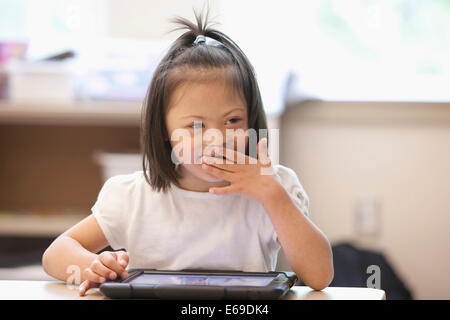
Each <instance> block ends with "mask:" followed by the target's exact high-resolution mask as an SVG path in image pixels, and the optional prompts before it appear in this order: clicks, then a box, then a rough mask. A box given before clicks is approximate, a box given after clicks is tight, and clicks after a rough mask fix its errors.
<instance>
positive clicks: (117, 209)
mask: <svg viewBox="0 0 450 320" xmlns="http://www.w3.org/2000/svg"><path fill="white" fill-rule="evenodd" d="M125 192H126V188H124V187H123V183H122V179H121V176H115V177H112V178H109V179H108V180H107V181H106V182H105V184H104V185H103V187H102V189H101V190H100V193H99V194H98V197H97V201H96V202H95V204H94V206H93V207H92V208H91V211H92V213H93V215H94V217H95V218H96V220H97V223H98V224H99V226H100V228H101V229H102V231H103V233H104V235H105V237H106V240H108V243H109V245H110V246H111V247H112V248H113V249H114V250H117V249H122V248H125V247H126V245H125V239H126V236H125V225H124V222H125V221H124V215H125V211H124V210H125V208H124V205H125V200H126V194H125Z"/></svg>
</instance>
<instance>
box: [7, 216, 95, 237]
mask: <svg viewBox="0 0 450 320" xmlns="http://www.w3.org/2000/svg"><path fill="white" fill-rule="evenodd" d="M85 217H86V215H82V214H59V215H54V214H47V215H44V214H0V236H50V237H56V236H58V235H60V234H61V233H63V232H64V231H66V230H67V229H69V228H70V227H72V226H74V225H75V224H77V223H78V222H80V221H81V220H83V219H84V218H85Z"/></svg>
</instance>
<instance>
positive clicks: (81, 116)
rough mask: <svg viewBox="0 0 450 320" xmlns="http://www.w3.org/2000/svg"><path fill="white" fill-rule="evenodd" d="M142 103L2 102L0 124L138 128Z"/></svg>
mask: <svg viewBox="0 0 450 320" xmlns="http://www.w3.org/2000/svg"><path fill="white" fill-rule="evenodd" d="M141 108H142V103H141V102H137V101H136V102H118V101H101V102H100V101H99V102H97V101H93V102H75V103H67V104H65V103H55V102H51V103H50V102H49V103H43V102H39V103H14V102H6V101H3V102H0V124H5V123H6V124H46V125H48V124H50V125H52V124H54V125H106V126H108V125H123V126H139V125H140V119H141Z"/></svg>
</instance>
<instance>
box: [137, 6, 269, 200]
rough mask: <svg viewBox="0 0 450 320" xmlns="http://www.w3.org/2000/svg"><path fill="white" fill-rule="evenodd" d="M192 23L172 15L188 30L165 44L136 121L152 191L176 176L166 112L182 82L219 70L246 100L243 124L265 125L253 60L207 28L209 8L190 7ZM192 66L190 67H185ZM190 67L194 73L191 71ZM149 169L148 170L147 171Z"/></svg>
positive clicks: (257, 130)
mask: <svg viewBox="0 0 450 320" xmlns="http://www.w3.org/2000/svg"><path fill="white" fill-rule="evenodd" d="M194 14H195V18H196V24H195V23H192V22H190V21H189V20H187V19H184V18H181V17H177V18H175V19H173V20H172V22H174V23H176V24H178V25H179V26H178V27H177V28H175V29H174V30H173V31H175V30H184V29H187V31H186V32H185V33H183V34H182V35H181V36H180V37H179V38H178V39H176V40H175V42H174V43H173V44H172V45H171V46H170V48H169V50H168V52H167V53H166V55H165V56H164V57H163V58H162V60H161V62H160V63H159V65H158V66H157V67H156V69H155V72H154V74H153V78H152V80H151V83H150V87H149V89H148V91H147V95H146V98H145V101H144V106H143V113H142V120H143V121H142V126H141V131H142V133H141V148H142V153H143V158H142V166H143V171H144V176H145V179H146V181H147V182H148V183H149V184H150V186H151V187H152V189H153V190H155V191H164V192H165V191H167V190H168V189H169V188H170V184H171V183H177V181H178V179H179V178H180V176H179V173H178V172H177V171H176V170H175V164H174V163H173V162H172V159H171V152H172V147H171V144H170V137H169V136H168V132H167V128H166V121H165V114H166V111H167V106H168V103H169V100H170V96H171V94H172V93H173V92H174V90H175V89H176V88H177V86H178V85H180V84H181V83H183V82H184V81H191V80H201V77H202V73H201V72H197V73H196V72H195V71H203V70H210V69H219V70H224V71H225V73H224V74H225V75H226V77H227V78H228V81H229V85H231V87H232V88H233V89H234V90H235V91H236V92H237V93H239V94H240V95H241V97H242V98H243V99H244V100H245V102H246V104H247V111H248V128H253V129H255V130H256V132H257V133H259V129H267V122H266V116H265V113H264V109H263V103H262V100H261V95H260V92H259V87H258V83H257V81H256V76H255V72H254V69H253V67H252V65H251V64H250V62H249V60H248V58H247V57H246V56H245V54H244V53H243V52H242V50H241V49H240V48H239V47H238V45H237V44H236V43H235V42H234V41H233V40H231V39H230V38H229V37H228V36H227V35H225V34H223V33H222V32H220V31H218V30H215V29H212V28H211V27H209V21H208V12H207V14H206V18H205V19H203V17H202V14H197V13H196V12H195V10H194ZM198 35H204V36H205V37H209V38H212V39H214V40H216V41H218V42H219V44H218V45H209V44H206V43H205V42H199V43H196V44H195V43H194V41H195V39H196V38H197V36H198ZM189 71H191V72H189ZM192 71H194V72H192ZM147 170H148V172H147Z"/></svg>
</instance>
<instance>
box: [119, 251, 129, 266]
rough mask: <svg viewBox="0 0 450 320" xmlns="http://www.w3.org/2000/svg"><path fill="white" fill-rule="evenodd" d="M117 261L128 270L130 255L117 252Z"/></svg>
mask: <svg viewBox="0 0 450 320" xmlns="http://www.w3.org/2000/svg"><path fill="white" fill-rule="evenodd" d="M117 260H118V261H119V263H120V264H121V265H122V267H124V268H126V267H127V266H128V262H129V261H130V258H129V257H128V253H126V252H125V251H117Z"/></svg>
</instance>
